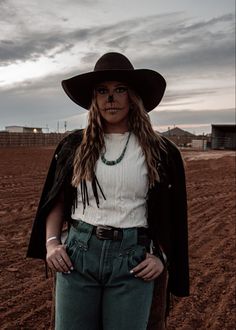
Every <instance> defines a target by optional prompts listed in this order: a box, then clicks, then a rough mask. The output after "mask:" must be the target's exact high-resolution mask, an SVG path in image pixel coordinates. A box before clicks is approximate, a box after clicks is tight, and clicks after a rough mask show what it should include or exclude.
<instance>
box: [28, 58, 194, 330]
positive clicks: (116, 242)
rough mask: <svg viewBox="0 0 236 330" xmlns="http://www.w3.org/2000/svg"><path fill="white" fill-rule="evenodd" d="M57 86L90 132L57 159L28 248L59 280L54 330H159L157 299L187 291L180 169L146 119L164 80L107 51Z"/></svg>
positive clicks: (74, 137)
mask: <svg viewBox="0 0 236 330" xmlns="http://www.w3.org/2000/svg"><path fill="white" fill-rule="evenodd" d="M62 86H63V88H64V90H65V92H66V93H67V95H68V96H69V97H70V98H71V99H72V100H73V101H74V102H75V103H77V104H79V105H80V106H82V107H84V108H85V109H88V110H89V121H88V126H87V128H86V129H85V130H83V131H76V132H74V133H72V134H70V135H69V136H68V137H66V138H65V139H64V140H63V141H62V142H61V143H60V144H59V146H58V148H57V150H56V152H55V155H54V159H53V161H52V163H51V166H50V169H49V173H48V177H47V180H46V183H45V187H44V190H43V193H42V197H41V201H40V204H39V208H38V212H37V215H36V219H35V222H34V226H33V230H32V235H31V240H30V245H29V249H28V256H30V257H36V258H42V259H44V260H45V259H46V261H47V264H48V266H49V267H50V268H51V269H52V270H54V271H55V272H56V274H57V279H56V329H60V330H61V329H83V330H86V329H89V330H92V329H94V330H95V329H104V330H110V329H114V330H115V329H120V330H125V329H136V330H144V329H162V328H163V327H164V324H163V317H162V314H163V309H164V308H165V303H164V301H163V299H161V296H160V292H162V296H166V295H165V291H166V290H167V291H168V292H170V293H172V294H174V295H177V296H186V295H188V294H189V275H188V249H187V244H188V242H187V215H186V190H185V177H184V169H183V163H182V159H181V156H180V153H179V151H178V150H177V148H176V147H175V146H174V145H173V144H172V143H171V142H170V141H168V140H167V139H164V138H162V137H160V136H159V135H158V134H157V133H155V132H154V131H153V129H152V127H151V124H150V121H149V118H148V114H147V113H148V111H150V110H152V109H154V108H155V107H156V106H157V105H158V104H159V102H160V101H161V99H162V96H163V94H164V91H165V86H166V83H165V80H164V78H163V77H162V76H161V75H160V74H159V73H157V72H155V71H152V70H147V69H140V70H135V69H134V68H133V66H132V64H131V63H130V61H129V60H128V59H127V58H126V57H125V56H124V55H122V54H119V53H107V54H105V55H103V56H102V57H101V58H100V59H99V60H98V61H97V63H96V65H95V68H94V71H92V72H88V73H85V74H82V75H78V76H75V77H72V78H70V79H67V80H64V81H63V82H62ZM64 222H67V224H68V228H69V229H68V236H67V238H66V242H65V244H63V243H62V242H61V232H62V228H63V223H64ZM164 269H165V270H164ZM163 270H164V271H163ZM166 270H168V276H169V277H168V286H167V287H166V283H165V282H166V281H165V279H166V274H167V271H166ZM163 293H164V294H163ZM160 304H161V306H160ZM158 305H159V306H158ZM157 311H158V312H159V315H158V313H157Z"/></svg>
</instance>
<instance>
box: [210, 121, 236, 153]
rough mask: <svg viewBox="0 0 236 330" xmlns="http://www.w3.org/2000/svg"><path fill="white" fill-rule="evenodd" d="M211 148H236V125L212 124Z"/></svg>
mask: <svg viewBox="0 0 236 330" xmlns="http://www.w3.org/2000/svg"><path fill="white" fill-rule="evenodd" d="M211 137H212V140H211V148H212V149H230V150H236V125H235V124H228V125H215V124H212V125H211Z"/></svg>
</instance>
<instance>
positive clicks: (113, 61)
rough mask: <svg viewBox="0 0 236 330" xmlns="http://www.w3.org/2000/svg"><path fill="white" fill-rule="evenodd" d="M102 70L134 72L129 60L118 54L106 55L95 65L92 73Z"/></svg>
mask: <svg viewBox="0 0 236 330" xmlns="http://www.w3.org/2000/svg"><path fill="white" fill-rule="evenodd" d="M103 70H134V67H133V65H132V64H131V62H130V61H129V59H128V58H127V57H126V56H124V55H123V54H120V53H115V52H111V53H106V54H104V55H103V56H102V57H100V58H99V59H98V61H97V63H96V64H95V67H94V71H103Z"/></svg>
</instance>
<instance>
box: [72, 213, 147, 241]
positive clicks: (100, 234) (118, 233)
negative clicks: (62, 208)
mask: <svg viewBox="0 0 236 330" xmlns="http://www.w3.org/2000/svg"><path fill="white" fill-rule="evenodd" d="M71 224H72V226H73V227H75V228H76V229H78V227H79V222H78V221H77V220H73V219H72V220H71ZM91 226H92V227H93V229H92V234H94V235H96V236H97V238H99V239H104V240H106V239H110V240H114V241H121V240H122V238H123V228H115V227H110V226H101V225H100V226H93V225H91ZM137 231H138V242H140V241H142V240H143V241H145V242H146V240H147V239H148V229H147V228H145V227H138V228H137ZM148 240H149V239H148Z"/></svg>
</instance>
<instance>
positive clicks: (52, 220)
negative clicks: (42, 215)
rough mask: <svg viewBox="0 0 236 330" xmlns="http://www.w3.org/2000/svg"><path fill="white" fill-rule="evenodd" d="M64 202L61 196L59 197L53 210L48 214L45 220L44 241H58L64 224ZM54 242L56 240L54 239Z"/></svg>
mask: <svg viewBox="0 0 236 330" xmlns="http://www.w3.org/2000/svg"><path fill="white" fill-rule="evenodd" d="M63 210H64V201H63V198H62V196H59V198H58V201H57V202H56V204H55V206H54V208H53V209H52V211H51V212H50V213H49V215H48V217H47V219H46V241H47V240H49V241H48V243H49V242H53V241H54V239H52V240H50V239H51V238H53V237H56V238H57V240H58V241H60V237H61V230H62V226H63V222H64V211H63ZM55 240H56V239H55Z"/></svg>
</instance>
